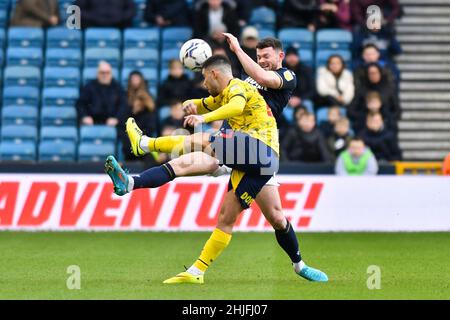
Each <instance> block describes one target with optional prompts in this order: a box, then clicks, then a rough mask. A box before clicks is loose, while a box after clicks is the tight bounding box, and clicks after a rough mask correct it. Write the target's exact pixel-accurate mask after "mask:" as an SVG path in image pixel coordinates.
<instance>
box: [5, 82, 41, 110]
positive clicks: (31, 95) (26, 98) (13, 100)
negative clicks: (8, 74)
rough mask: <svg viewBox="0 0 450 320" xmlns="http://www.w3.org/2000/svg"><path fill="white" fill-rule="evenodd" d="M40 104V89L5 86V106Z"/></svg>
mask: <svg viewBox="0 0 450 320" xmlns="http://www.w3.org/2000/svg"><path fill="white" fill-rule="evenodd" d="M11 105H19V106H24V105H31V106H38V105H39V89H38V88H35V87H17V86H15V87H5V88H4V89H3V106H11Z"/></svg>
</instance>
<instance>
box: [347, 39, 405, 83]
mask: <svg viewBox="0 0 450 320" xmlns="http://www.w3.org/2000/svg"><path fill="white" fill-rule="evenodd" d="M361 58H362V59H361V60H356V61H355V63H354V68H353V70H354V72H353V74H354V76H353V77H354V79H355V86H356V87H357V88H359V87H360V86H361V83H362V82H364V78H365V73H366V71H365V68H366V67H367V65H368V64H369V63H377V64H378V65H379V66H380V67H381V68H382V71H383V74H384V76H385V79H386V80H387V81H389V82H394V83H396V85H397V84H398V82H399V80H400V71H399V70H398V68H397V66H396V65H395V64H393V63H392V62H390V61H389V60H385V59H382V58H381V54H380V50H379V49H378V47H377V46H376V45H375V44H373V43H368V44H366V45H365V46H364V47H363V49H362V54H361ZM397 87H398V85H397Z"/></svg>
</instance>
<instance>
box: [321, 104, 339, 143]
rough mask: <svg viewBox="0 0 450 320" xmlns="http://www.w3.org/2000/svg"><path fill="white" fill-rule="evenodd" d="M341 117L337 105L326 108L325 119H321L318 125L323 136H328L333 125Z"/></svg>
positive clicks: (332, 129)
mask: <svg viewBox="0 0 450 320" xmlns="http://www.w3.org/2000/svg"><path fill="white" fill-rule="evenodd" d="M340 118H341V109H340V108H339V106H332V107H330V108H329V109H328V118H327V120H326V121H322V123H321V124H320V125H319V129H320V131H321V132H322V134H323V135H324V137H325V138H328V137H330V136H331V135H332V134H333V131H334V125H335V124H336V122H337V121H338V120H339V119H340Z"/></svg>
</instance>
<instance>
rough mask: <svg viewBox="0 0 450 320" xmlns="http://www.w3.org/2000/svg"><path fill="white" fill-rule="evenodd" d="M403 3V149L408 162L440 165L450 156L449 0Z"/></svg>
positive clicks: (399, 26)
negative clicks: (438, 162)
mask: <svg viewBox="0 0 450 320" xmlns="http://www.w3.org/2000/svg"><path fill="white" fill-rule="evenodd" d="M400 3H401V4H402V5H403V8H404V16H403V17H402V19H401V20H400V21H398V23H397V28H396V30H397V39H398V40H399V42H400V43H401V45H402V49H403V54H402V55H400V56H399V57H398V58H397V59H396V61H397V63H398V67H399V69H400V72H401V79H400V94H399V98H400V102H401V106H402V110H403V112H402V120H401V121H400V122H399V142H400V147H401V148H402V150H403V157H404V160H406V161H420V160H424V161H436V160H437V161H441V160H442V159H443V158H444V157H445V155H446V154H448V153H449V152H450V54H449V53H450V0H428V1H423V0H400Z"/></svg>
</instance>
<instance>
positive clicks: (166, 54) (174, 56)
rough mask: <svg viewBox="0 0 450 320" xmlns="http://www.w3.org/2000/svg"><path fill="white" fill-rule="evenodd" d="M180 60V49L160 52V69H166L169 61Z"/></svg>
mask: <svg viewBox="0 0 450 320" xmlns="http://www.w3.org/2000/svg"><path fill="white" fill-rule="evenodd" d="M179 59H180V49H178V48H172V49H164V50H163V51H162V52H161V68H168V67H169V62H170V60H179Z"/></svg>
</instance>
